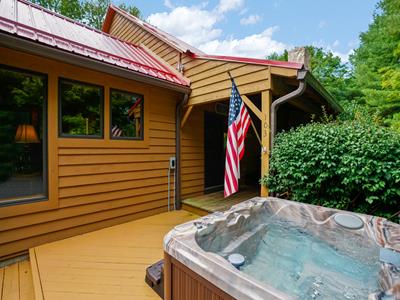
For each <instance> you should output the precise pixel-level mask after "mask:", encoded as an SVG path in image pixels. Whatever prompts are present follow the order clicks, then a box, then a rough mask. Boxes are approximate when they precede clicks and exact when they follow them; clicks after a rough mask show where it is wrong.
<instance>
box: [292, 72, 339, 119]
mask: <svg viewBox="0 0 400 300" xmlns="http://www.w3.org/2000/svg"><path fill="white" fill-rule="evenodd" d="M302 71H304V70H299V72H302ZM305 78H306V82H307V83H308V84H309V85H310V86H311V87H312V88H314V90H315V91H316V92H317V93H318V94H320V95H321V96H322V97H323V98H324V99H325V100H326V101H327V102H328V104H329V105H330V106H331V107H332V108H333V109H334V110H335V111H336V112H337V113H340V112H342V111H343V108H342V107H341V106H340V104H339V103H338V102H337V101H336V100H335V98H334V97H333V96H332V95H331V94H330V93H329V92H328V91H327V90H326V89H325V88H324V86H323V85H322V84H321V83H320V82H319V81H318V80H317V79H316V78H315V77H314V75H312V73H311V72H310V71H307V73H306V77H305Z"/></svg>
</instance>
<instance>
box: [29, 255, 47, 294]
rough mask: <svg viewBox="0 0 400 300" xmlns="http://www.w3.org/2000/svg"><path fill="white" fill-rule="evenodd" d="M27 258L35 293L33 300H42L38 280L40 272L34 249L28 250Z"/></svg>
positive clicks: (39, 281) (40, 284) (41, 290)
mask: <svg viewBox="0 0 400 300" xmlns="http://www.w3.org/2000/svg"><path fill="white" fill-rule="evenodd" d="M29 258H30V262H31V270H32V280H33V289H34V292H35V299H36V300H44V296H43V289H42V282H41V280H40V271H39V265H38V263H37V257H36V252H35V249H29Z"/></svg>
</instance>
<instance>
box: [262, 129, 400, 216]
mask: <svg viewBox="0 0 400 300" xmlns="http://www.w3.org/2000/svg"><path fill="white" fill-rule="evenodd" d="M261 183H262V184H264V185H267V186H268V188H269V190H270V191H271V192H273V193H277V194H278V196H280V197H285V198H289V199H292V200H296V201H301V202H306V203H312V204H316V205H322V206H327V207H333V208H338V209H346V210H353V211H357V212H362V213H368V214H374V215H381V216H385V217H389V216H393V215H394V214H396V213H398V210H399V207H400V205H399V203H400V201H399V199H400V135H399V134H398V133H397V132H394V131H391V130H390V129H388V128H385V127H382V126H379V125H376V124H374V123H370V122H369V123H367V122H362V121H334V122H329V123H325V124H323V123H311V124H308V125H304V126H301V127H298V128H296V129H292V130H290V131H289V132H284V133H280V134H278V135H277V137H276V139H275V143H274V148H273V150H272V153H271V162H270V171H269V174H268V176H265V177H264V178H262V179H261Z"/></svg>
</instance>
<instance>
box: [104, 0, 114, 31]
mask: <svg viewBox="0 0 400 300" xmlns="http://www.w3.org/2000/svg"><path fill="white" fill-rule="evenodd" d="M111 6H112V4H110V5H109V6H108V8H107V12H106V17H105V19H104V22H103V26H102V27H101V30H102V31H103V32H106V33H110V29H111V24H112V21H113V19H114V16H115V9H113V8H112V7H111Z"/></svg>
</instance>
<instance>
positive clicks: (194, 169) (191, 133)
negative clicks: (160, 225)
mask: <svg viewBox="0 0 400 300" xmlns="http://www.w3.org/2000/svg"><path fill="white" fill-rule="evenodd" d="M181 151H182V154H181V155H182V172H181V174H182V175H181V178H182V191H181V196H182V198H183V199H185V198H189V197H193V196H198V195H202V194H203V193H204V111H203V109H202V108H198V107H196V108H194V109H193V110H192V112H191V114H190V116H189V118H188V120H187V122H186V123H185V125H184V127H183V129H182V148H181Z"/></svg>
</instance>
